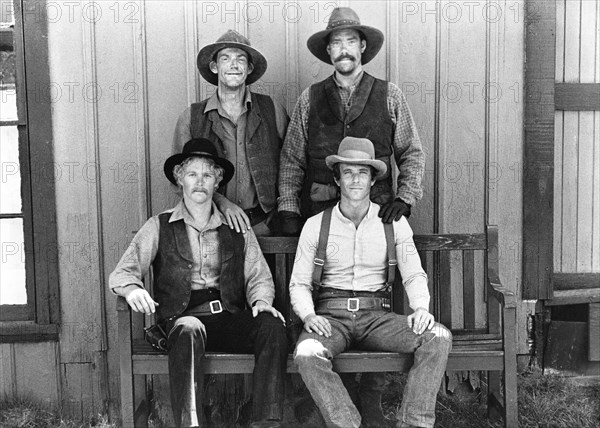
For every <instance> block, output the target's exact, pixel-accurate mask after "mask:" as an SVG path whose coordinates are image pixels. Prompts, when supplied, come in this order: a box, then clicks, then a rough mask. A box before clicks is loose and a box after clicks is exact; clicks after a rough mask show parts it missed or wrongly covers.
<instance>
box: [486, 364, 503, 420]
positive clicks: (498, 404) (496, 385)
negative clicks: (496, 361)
mask: <svg viewBox="0 0 600 428" xmlns="http://www.w3.org/2000/svg"><path fill="white" fill-rule="evenodd" d="M500 375H501V373H500V372H497V371H493V372H492V371H489V372H487V382H488V387H487V388H488V390H487V406H488V407H487V416H488V418H489V419H491V420H497V419H500V418H503V419H506V418H504V417H503V416H504V409H503V407H504V406H503V405H502V401H500V398H501V396H502V394H501V376H500Z"/></svg>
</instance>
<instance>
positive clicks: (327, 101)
mask: <svg viewBox="0 0 600 428" xmlns="http://www.w3.org/2000/svg"><path fill="white" fill-rule="evenodd" d="M387 88H388V84H387V82H385V81H383V80H380V79H376V78H374V77H373V76H371V75H369V74H367V73H364V75H363V77H362V79H361V81H360V83H359V85H358V87H357V88H356V89H355V92H354V100H353V104H352V106H351V107H350V109H349V110H348V114H346V113H345V110H344V106H343V105H342V100H341V98H340V95H339V90H338V87H337V85H336V84H335V81H334V79H333V75H332V76H330V77H329V78H327V79H325V80H323V81H322V82H319V83H316V84H314V85H312V86H311V88H310V109H309V115H308V168H307V176H308V177H307V178H308V179H307V180H306V182H305V185H306V186H307V188H308V189H310V185H311V184H312V183H313V182H316V183H323V184H331V185H335V182H334V180H333V174H332V173H331V170H330V169H329V168H327V165H325V158H326V157H327V156H329V155H333V154H336V153H337V149H338V146H339V144H340V141H342V139H343V138H344V137H346V136H350V137H359V138H368V139H369V140H371V141H372V142H373V145H374V146H375V157H376V158H377V159H379V160H382V161H384V162H385V163H386V164H387V166H388V174H387V175H386V176H385V177H382V178H381V179H380V180H379V181H378V182H377V183H376V184H375V186H373V188H372V189H371V199H374V191H376V192H377V193H378V194H383V193H387V195H385V196H386V197H387V198H388V199H389V198H393V191H392V179H391V174H390V156H391V154H392V143H393V140H394V122H392V119H391V118H390V113H389V109H388V106H387V92H388V91H387ZM382 187H383V189H382ZM375 201H376V202H387V201H383V200H381V199H378V200H375Z"/></svg>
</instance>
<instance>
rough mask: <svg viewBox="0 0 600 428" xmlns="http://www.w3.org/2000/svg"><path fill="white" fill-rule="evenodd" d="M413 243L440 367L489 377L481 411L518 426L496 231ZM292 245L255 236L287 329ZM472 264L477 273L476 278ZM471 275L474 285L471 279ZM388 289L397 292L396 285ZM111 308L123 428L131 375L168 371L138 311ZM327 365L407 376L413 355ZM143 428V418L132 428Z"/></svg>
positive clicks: (354, 355) (232, 369)
mask: <svg viewBox="0 0 600 428" xmlns="http://www.w3.org/2000/svg"><path fill="white" fill-rule="evenodd" d="M414 240H415V244H416V247H417V250H418V251H419V254H420V255H421V260H422V263H423V267H424V268H425V270H426V271H427V273H428V275H429V287H430V293H431V295H432V306H433V312H434V314H435V315H436V319H437V320H439V321H440V322H442V323H443V324H444V325H446V326H447V327H452V328H451V330H452V333H453V348H452V352H451V354H450V357H449V360H448V366H447V370H448V371H454V370H460V371H462V370H465V371H467V370H468V371H486V372H488V374H487V383H488V388H487V392H488V414H490V415H491V414H492V413H493V412H494V411H497V412H498V413H499V414H501V415H502V416H503V419H504V426H506V427H511V428H512V427H516V426H518V417H517V363H516V342H515V334H516V331H515V328H516V326H515V323H516V299H515V296H514V294H513V293H512V292H511V291H510V290H507V289H505V288H504V287H502V285H501V283H500V280H499V276H498V231H497V228H496V227H494V226H489V227H488V228H487V233H480V234H460V235H459V234H452V235H415V237H414ZM297 242H298V239H297V238H281V237H273V238H259V243H260V246H261V248H262V251H263V253H265V254H275V273H274V281H275V286H276V297H275V307H277V308H278V309H279V310H280V311H281V312H282V313H283V314H284V315H285V316H286V319H287V322H288V324H291V323H292V322H294V321H296V319H295V314H294V313H293V312H292V310H291V308H290V303H289V294H288V283H289V277H290V273H291V269H292V266H293V261H294V255H295V252H296V246H297ZM478 252H479V253H480V254H477V253H478ZM461 256H462V257H461ZM461 259H462V261H461ZM457 265H458V269H457V268H456V267H457ZM479 265H480V266H479ZM477 266H479V267H480V269H479V270H480V271H483V275H479V276H478V275H476V271H477V269H476V267H477ZM452 267H454V268H455V269H452ZM454 271H456V272H454ZM397 277H398V278H399V275H397ZM478 277H480V278H479V279H480V280H476V278H478ZM456 278H459V281H458V289H459V292H458V295H459V296H460V295H461V294H462V302H454V304H453V301H452V299H453V296H456V295H457V293H456V292H455V291H453V289H452V286H451V284H454V288H457V287H456V283H457V281H456ZM460 278H462V280H460ZM395 289H396V290H403V288H402V286H401V284H400V281H399V280H397V284H396V285H395ZM404 296H405V295H404V292H403V291H400V292H395V293H394V303H393V305H394V310H396V311H397V312H400V313H407V312H406V311H405V307H406V302H405V300H404ZM477 296H479V297H481V299H477V298H476V297H477ZM457 307H458V308H461V307H462V311H461V312H462V314H457V313H456V312H457V310H456V308H457ZM482 307H485V310H484V309H483V308H482ZM453 308H454V311H453ZM117 311H118V334H119V348H120V349H119V352H120V371H121V412H122V421H123V426H124V427H133V426H134V420H135V416H134V413H135V414H138V413H139V412H138V411H136V412H134V403H137V402H138V401H136V397H135V396H134V394H135V393H136V391H134V384H135V382H134V379H135V376H138V375H151V374H167V373H168V367H167V356H166V355H165V354H162V353H159V352H157V351H155V350H154V349H153V348H152V347H151V346H150V345H148V344H147V343H146V342H144V340H143V339H142V338H141V335H140V331H141V327H142V325H141V323H140V322H139V320H138V321H137V322H136V321H135V318H136V317H135V316H137V315H139V314H135V316H134V317H133V318H134V322H132V315H133V314H132V312H131V311H130V309H129V305H128V304H127V303H126V302H125V300H124V299H123V298H118V302H117ZM453 312H454V313H453ZM481 312H485V313H486V315H485V317H484V320H483V322H484V324H485V325H483V326H481V322H480V321H477V320H476V315H477V314H478V313H481ZM459 315H460V316H459ZM140 318H141V317H140ZM456 318H462V320H463V322H462V328H456V327H455V324H456V321H455V319H456ZM453 321H454V322H453ZM132 337H133V338H135V337H140V338H139V339H132ZM205 364H206V365H205V367H206V368H205V370H206V373H207V374H228V373H252V371H253V368H254V356H253V355H245V354H227V353H207V355H206V362H205ZM333 366H334V369H335V370H336V371H338V372H387V371H401V372H406V371H408V370H409V369H410V367H411V366H412V354H397V353H389V352H345V353H343V354H341V355H339V356H338V357H336V358H335V359H334V361H333ZM287 369H288V372H290V373H292V372H296V367H295V365H294V363H293V360H292V357H291V355H290V357H289V360H288V367H287ZM137 392H138V393H140V392H141V391H137ZM138 410H139V409H138ZM143 424H144V422H143V421H142V422H138V423H136V424H135V426H141V425H143Z"/></svg>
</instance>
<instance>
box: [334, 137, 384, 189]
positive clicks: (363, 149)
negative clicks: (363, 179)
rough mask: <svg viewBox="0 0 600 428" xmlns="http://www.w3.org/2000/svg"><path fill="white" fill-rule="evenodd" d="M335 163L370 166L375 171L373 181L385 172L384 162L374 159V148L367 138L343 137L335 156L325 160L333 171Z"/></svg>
mask: <svg viewBox="0 0 600 428" xmlns="http://www.w3.org/2000/svg"><path fill="white" fill-rule="evenodd" d="M337 163H349V164H353V165H370V166H372V167H373V168H375V170H376V171H377V174H376V175H375V177H373V178H374V179H379V178H381V177H383V176H384V175H385V174H386V172H387V165H386V164H385V162H384V161H381V160H379V159H375V148H374V147H373V143H372V142H371V140H369V139H368V138H356V137H345V138H344V139H343V140H342V142H341V143H340V146H339V147H338V152H337V155H329V156H327V157H326V158H325V164H326V165H327V168H329V169H333V166H334V165H335V164H337Z"/></svg>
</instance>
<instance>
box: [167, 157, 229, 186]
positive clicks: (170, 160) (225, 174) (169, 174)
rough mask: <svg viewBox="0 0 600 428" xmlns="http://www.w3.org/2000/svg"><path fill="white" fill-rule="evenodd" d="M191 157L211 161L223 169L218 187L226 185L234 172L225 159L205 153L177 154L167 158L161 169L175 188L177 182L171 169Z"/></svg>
mask: <svg viewBox="0 0 600 428" xmlns="http://www.w3.org/2000/svg"><path fill="white" fill-rule="evenodd" d="M191 157H201V158H209V159H212V160H213V161H215V163H216V164H217V165H219V166H220V167H221V168H223V179H222V180H221V182H220V183H219V184H220V185H225V184H227V183H228V182H229V181H230V180H231V178H232V177H233V172H234V171H235V168H234V166H233V164H232V163H231V162H229V161H228V160H227V159H225V158H220V157H218V156H214V155H212V154H210V153H206V152H188V153H177V154H175V155H173V156H171V157H169V158H168V159H167V160H166V161H165V165H164V167H163V171H164V173H165V176H166V177H167V179H168V180H169V181H170V182H171V183H173V184H174V185H176V186H177V180H176V179H175V176H174V175H173V168H175V165H179V164H180V163H181V162H183V161H184V160H186V159H188V158H191Z"/></svg>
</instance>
